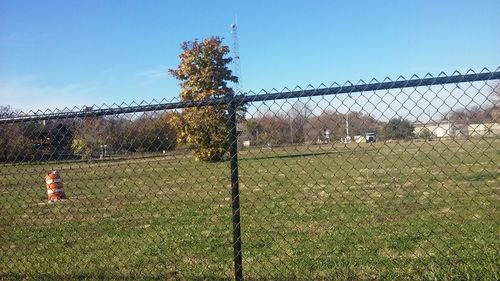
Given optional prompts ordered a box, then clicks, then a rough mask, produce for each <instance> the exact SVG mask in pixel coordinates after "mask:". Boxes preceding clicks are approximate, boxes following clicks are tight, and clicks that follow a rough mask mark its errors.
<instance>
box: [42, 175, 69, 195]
mask: <svg viewBox="0 0 500 281" xmlns="http://www.w3.org/2000/svg"><path fill="white" fill-rule="evenodd" d="M45 183H46V184H47V196H48V199H49V201H50V202H55V201H57V200H59V199H66V195H65V194H64V188H63V184H62V179H61V177H60V176H59V172H58V171H51V172H49V173H48V174H47V176H46V177H45Z"/></svg>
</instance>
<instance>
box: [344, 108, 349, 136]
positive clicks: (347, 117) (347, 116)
mask: <svg viewBox="0 0 500 281" xmlns="http://www.w3.org/2000/svg"><path fill="white" fill-rule="evenodd" d="M345 134H346V138H345V142H346V143H347V142H348V141H349V142H350V139H349V111H347V113H346V115H345Z"/></svg>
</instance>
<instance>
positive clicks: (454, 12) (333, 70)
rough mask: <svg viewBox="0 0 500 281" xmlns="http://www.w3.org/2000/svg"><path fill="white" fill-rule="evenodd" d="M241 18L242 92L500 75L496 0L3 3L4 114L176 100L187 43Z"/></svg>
mask: <svg viewBox="0 0 500 281" xmlns="http://www.w3.org/2000/svg"><path fill="white" fill-rule="evenodd" d="M235 15H237V18H238V25H239V39H240V40H239V45H240V56H241V68H242V76H243V79H242V81H243V87H244V89H245V90H254V91H258V90H260V89H266V90H270V89H271V88H277V89H281V88H283V87H285V86H288V87H291V88H293V87H294V86H296V85H299V86H302V87H305V86H307V85H308V84H312V85H314V86H317V85H319V84H320V83H325V84H327V85H329V84H332V83H333V82H338V83H343V82H345V81H346V80H351V81H353V82H356V81H358V80H359V79H364V80H365V81H369V80H370V79H371V78H377V79H383V78H384V77H386V76H389V77H391V78H397V76H398V75H404V76H408V77H409V76H411V75H412V74H418V75H425V74H426V73H427V72H430V73H432V74H438V73H439V72H440V71H446V72H451V71H453V70H459V71H466V70H467V69H469V68H473V69H476V70H480V69H481V68H482V67H488V68H491V69H495V68H497V67H498V66H500V1H498V0H491V1H482V0H477V1H457V0H455V1H451V0H450V1H427V0H419V1H417V0H415V1H401V0H399V1H396V0H395V1H126V0H120V1H111V0H108V1H91V0H89V1H70V0H63V1H55V0H47V1H26V0H13V1H10V0H0V104H3V105H5V104H10V105H11V106H13V107H14V108H17V109H22V110H25V111H26V110H30V109H45V108H47V107H50V108H53V107H59V108H61V107H64V106H82V105H91V104H98V105H99V104H102V103H107V104H111V103H113V102H116V103H120V102H127V103H129V102H131V101H138V102H140V101H142V100H146V101H151V100H152V99H162V98H166V99H168V100H170V99H172V98H174V97H176V96H177V95H178V91H179V87H178V86H177V81H176V80H175V79H173V78H172V77H170V76H169V75H168V74H167V69H169V68H173V67H175V66H176V65H177V62H178V54H179V52H180V48H179V45H180V43H181V42H182V41H186V40H191V39H194V38H204V37H208V36H212V35H218V36H223V37H225V38H226V40H225V42H226V43H227V44H228V45H231V44H232V43H231V36H230V30H229V25H230V24H231V23H232V22H233V21H234V17H235Z"/></svg>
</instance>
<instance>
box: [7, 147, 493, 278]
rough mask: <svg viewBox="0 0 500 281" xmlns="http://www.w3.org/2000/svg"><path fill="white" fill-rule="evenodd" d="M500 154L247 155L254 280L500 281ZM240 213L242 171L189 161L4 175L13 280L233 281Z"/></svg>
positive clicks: (353, 150) (247, 244)
mask: <svg viewBox="0 0 500 281" xmlns="http://www.w3.org/2000/svg"><path fill="white" fill-rule="evenodd" d="M499 148H500V139H499V138H489V139H471V140H447V141H445V140H443V141H433V142H428V143H426V142H404V143H395V142H394V143H376V144H349V145H344V144H335V145H331V144H329V145H321V146H319V145H315V146H297V147H283V148H273V149H257V148H254V149H250V150H242V151H241V153H240V167H239V169H240V189H241V205H242V206H241V214H242V218H241V219H242V240H243V262H244V274H245V278H246V279H247V280H295V279H297V280H311V279H316V280H321V279H325V280H337V279H338V280H358V279H360V280H379V279H382V280H387V279H390V280H393V279H394V280H405V279H406V280H467V279H470V280H479V279H484V280H498V279H499V278H500V276H499V275H500V274H499V268H500V254H499V251H500V239H499V238H500V237H499V236H500V235H499V233H500V227H499V226H500V216H499V212H498V208H497V207H498V205H499V191H500V190H499V188H500V181H499V178H500V166H499V163H500V149H499ZM51 169H58V170H60V172H61V175H62V178H63V181H64V185H65V189H66V194H67V196H68V197H69V199H68V200H65V201H61V202H57V203H56V204H52V205H49V204H46V194H45V184H44V174H45V173H46V172H47V171H49V170H51ZM230 206H231V201H230V182H229V162H222V163H200V162H195V161H193V160H192V159H191V158H190V156H189V155H183V154H176V155H166V156H161V157H155V158H140V159H129V160H108V161H94V162H78V161H76V162H58V163H42V164H16V165H4V166H0V280H19V279H27V280H43V279H46V280H69V279H77V280H101V279H109V280H124V279H134V280H136V279H140V280H172V279H174V280H175V279H181V280H182V279H198V280H206V279H215V280H221V279H222V280H226V279H227V280H232V279H233V261H232V232H231V231H232V223H231V209H230Z"/></svg>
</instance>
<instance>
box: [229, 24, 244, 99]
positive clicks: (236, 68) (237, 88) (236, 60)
mask: <svg viewBox="0 0 500 281" xmlns="http://www.w3.org/2000/svg"><path fill="white" fill-rule="evenodd" d="M231 35H232V37H233V49H232V50H231V52H232V57H233V72H234V73H233V74H234V75H235V76H237V77H238V83H235V84H234V92H235V94H240V93H242V92H243V84H242V79H241V65H240V48H239V44H238V26H237V20H235V22H234V23H233V24H231Z"/></svg>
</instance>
